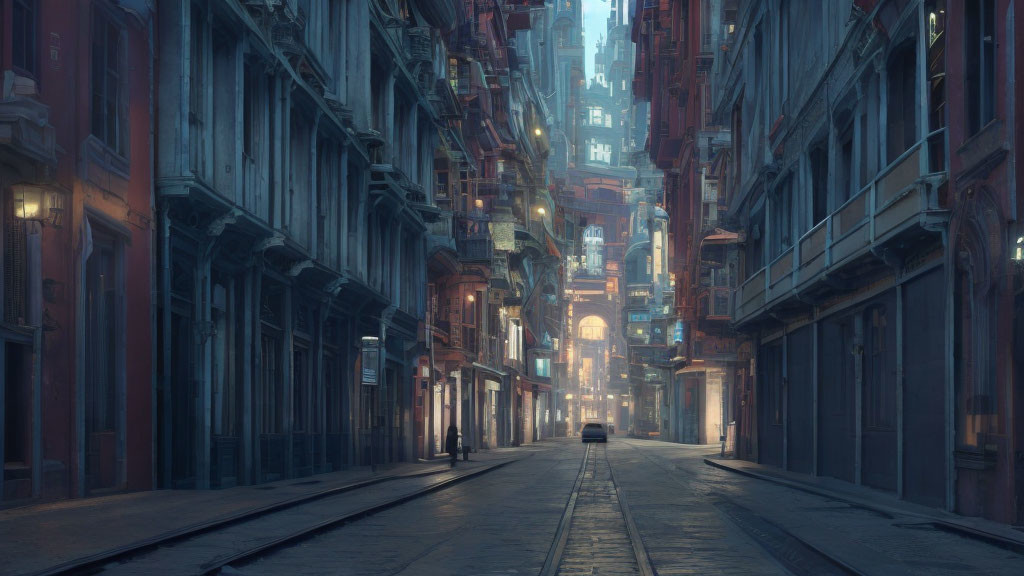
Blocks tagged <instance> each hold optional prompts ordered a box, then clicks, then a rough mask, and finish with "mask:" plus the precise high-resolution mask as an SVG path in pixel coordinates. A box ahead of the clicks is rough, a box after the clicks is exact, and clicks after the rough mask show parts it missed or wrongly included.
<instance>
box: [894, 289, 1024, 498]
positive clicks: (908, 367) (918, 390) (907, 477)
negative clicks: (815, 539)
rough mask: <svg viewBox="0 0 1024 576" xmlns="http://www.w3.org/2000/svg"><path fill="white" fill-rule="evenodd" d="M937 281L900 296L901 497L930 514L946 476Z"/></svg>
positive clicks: (941, 302) (942, 319)
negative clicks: (926, 508) (921, 506)
mask: <svg viewBox="0 0 1024 576" xmlns="http://www.w3.org/2000/svg"><path fill="white" fill-rule="evenodd" d="M943 279H944V274H943V272H942V270H936V271H933V272H929V273H928V274H925V275H924V276H921V277H920V278H918V279H915V280H913V281H911V282H908V283H907V284H905V287H904V290H905V291H904V293H903V295H904V298H903V326H904V327H905V328H904V333H903V496H904V497H905V498H906V499H907V500H910V501H912V502H917V503H918V504H924V505H927V506H934V507H936V508H942V507H944V505H945V502H946V476H947V473H946V443H945V441H944V440H943V439H944V438H945V437H946V417H945V414H946V355H945V354H941V353H938V351H941V350H944V349H945V345H946V330H948V329H949V328H948V326H947V325H946V314H945V312H946V301H945V299H946V291H945V290H943ZM1017 318H1018V322H1020V314H1019V312H1018V316H1017ZM1019 334H1020V333H1019V332H1018V335H1019ZM1017 345H1018V350H1019V346H1020V339H1019V338H1018V341H1017ZM1017 357H1018V358H1019V357H1020V356H1017Z"/></svg>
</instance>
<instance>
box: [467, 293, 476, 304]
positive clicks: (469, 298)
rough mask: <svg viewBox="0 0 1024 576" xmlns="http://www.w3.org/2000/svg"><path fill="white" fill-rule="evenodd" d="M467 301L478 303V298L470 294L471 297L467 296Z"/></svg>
mask: <svg viewBox="0 0 1024 576" xmlns="http://www.w3.org/2000/svg"><path fill="white" fill-rule="evenodd" d="M466 300H467V301H469V302H476V296H473V295H472V294H470V295H469V296H466Z"/></svg>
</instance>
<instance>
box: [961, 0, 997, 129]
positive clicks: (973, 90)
mask: <svg viewBox="0 0 1024 576" xmlns="http://www.w3.org/2000/svg"><path fill="white" fill-rule="evenodd" d="M994 5H995V1H994V0H976V1H973V2H965V3H964V9H965V11H966V14H965V15H964V16H965V18H964V60H965V62H964V69H965V71H966V72H967V78H966V82H965V83H964V87H965V88H966V91H967V100H966V104H967V133H968V134H976V133H977V132H978V131H979V130H981V129H982V128H983V127H984V126H985V125H986V124H988V123H989V122H991V121H992V119H993V118H994V117H995V93H996V78H995V45H996V36H995V34H996V29H995V6H994Z"/></svg>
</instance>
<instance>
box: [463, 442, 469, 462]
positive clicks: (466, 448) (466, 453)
mask: <svg viewBox="0 0 1024 576" xmlns="http://www.w3.org/2000/svg"><path fill="white" fill-rule="evenodd" d="M462 461H463V462H469V446H463V447H462Z"/></svg>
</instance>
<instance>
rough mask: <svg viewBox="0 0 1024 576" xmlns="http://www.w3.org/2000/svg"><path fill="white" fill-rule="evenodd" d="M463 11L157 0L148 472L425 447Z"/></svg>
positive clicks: (180, 481) (251, 471)
mask: <svg viewBox="0 0 1024 576" xmlns="http://www.w3.org/2000/svg"><path fill="white" fill-rule="evenodd" d="M453 14H454V6H453V5H452V4H451V3H424V2H419V3H407V2H393V1H390V0H381V1H375V2H360V1H346V2H326V1H323V0H290V1H287V2H280V3H267V4H262V3H242V2H223V3H205V2H177V3H174V2H172V3H161V4H160V13H159V31H160V43H159V48H158V54H157V57H158V61H159V66H158V72H157V92H158V97H159V102H160V106H159V107H158V109H157V117H156V122H157V126H158V130H157V146H158V148H157V158H158V161H157V170H156V194H157V199H158V204H159V211H160V215H159V223H158V230H159V232H158V240H159V242H158V243H159V251H158V254H157V261H158V263H159V264H158V268H159V274H158V276H159V290H158V293H159V297H160V301H159V316H158V326H159V331H158V332H157V340H158V353H157V358H158V364H159V371H158V375H157V380H158V386H157V397H156V398H155V399H154V401H155V404H156V408H155V414H156V417H157V419H158V425H157V427H156V432H157V438H158V443H157V450H156V456H157V461H158V466H157V476H158V479H159V485H160V486H163V487H196V488H207V487H226V486H231V485H234V484H248V483H258V482H266V481H271V480H275V479H280V478H291V477H298V476H304V475H309V474H312V473H317V472H322V471H330V470H335V469H339V468H343V467H346V466H349V465H353V464H360V465H373V464H378V463H386V462H393V461H397V460H403V459H409V458H413V457H414V455H415V453H416V452H415V449H416V445H417V442H416V439H417V431H416V430H415V427H414V422H415V413H414V406H415V398H416V391H417V390H416V386H415V384H416V380H415V379H414V368H415V367H416V366H417V362H416V358H417V357H418V356H419V347H420V344H419V340H420V339H421V338H420V337H419V331H418V327H419V325H420V321H421V319H422V318H423V317H424V314H425V306H424V304H425V286H426V282H425V279H426V258H425V255H426V251H425V247H426V232H427V224H426V222H427V221H428V220H429V219H431V218H432V217H433V215H434V214H435V213H436V209H435V208H434V206H433V204H434V199H433V197H434V190H435V189H434V185H433V173H434V170H433V164H434V153H435V147H436V146H437V143H438V138H439V136H438V131H437V130H436V128H435V126H436V123H437V115H438V109H437V108H436V107H435V106H434V105H433V103H432V100H431V98H432V97H434V96H435V92H436V90H437V84H435V82H434V80H435V79H436V78H437V73H438V69H439V68H440V67H439V66H438V64H439V62H438V61H437V60H438V56H437V55H438V45H439V29H440V28H442V27H447V26H448V22H450V16H452V15H453Z"/></svg>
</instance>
